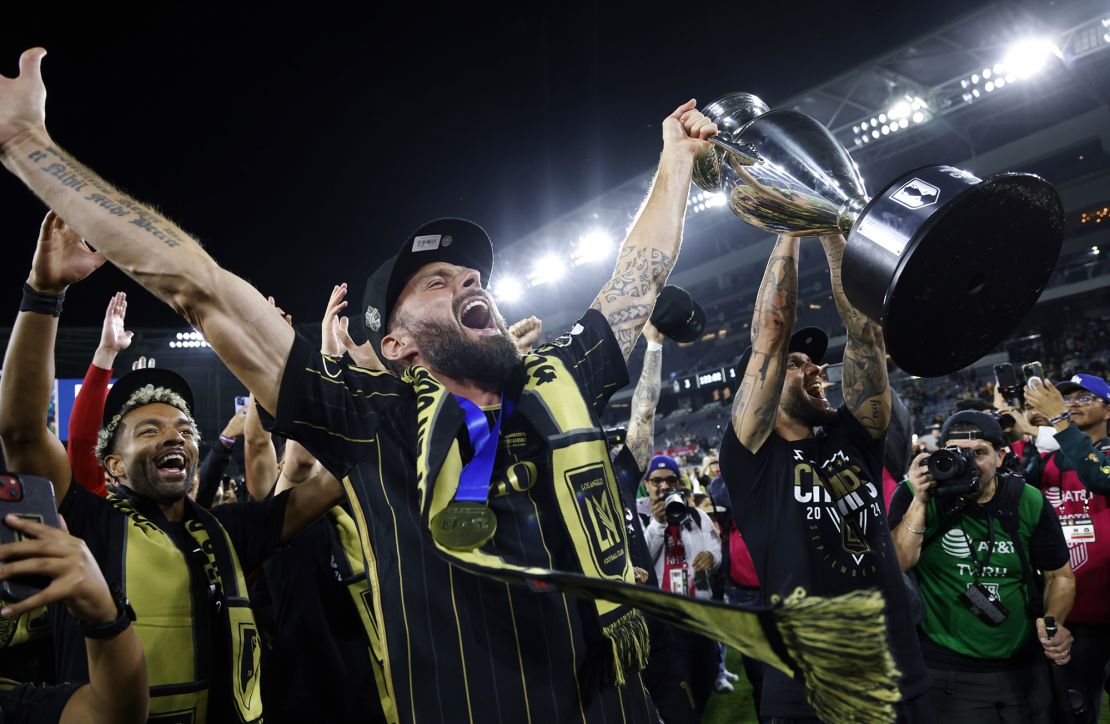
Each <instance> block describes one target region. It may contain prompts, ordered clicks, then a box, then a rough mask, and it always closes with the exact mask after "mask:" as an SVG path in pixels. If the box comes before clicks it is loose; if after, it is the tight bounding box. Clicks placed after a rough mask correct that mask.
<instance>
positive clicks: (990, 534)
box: [960, 510, 994, 583]
mask: <svg viewBox="0 0 1110 724" xmlns="http://www.w3.org/2000/svg"><path fill="white" fill-rule="evenodd" d="M984 512H985V513H986V514H987V553H986V555H984V556H983V562H982V563H980V562H979V554H978V553H976V552H975V541H973V540H972V539H971V536H969V535H968V534H967V531H966V530H964V529H963V528H960V532H961V533H963V535H964V540H965V541H967V549H968V551H969V552H970V553H971V562H972V563H973V564H975V582H976V583H979V579H980V578H981V577H982V575H983V571H985V570H986V569H987V567H988V566H989V565H990V563H991V553H993V552H994V518H992V517H991V514H990V511H989V510H988V511H984Z"/></svg>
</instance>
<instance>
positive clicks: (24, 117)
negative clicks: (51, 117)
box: [0, 48, 46, 147]
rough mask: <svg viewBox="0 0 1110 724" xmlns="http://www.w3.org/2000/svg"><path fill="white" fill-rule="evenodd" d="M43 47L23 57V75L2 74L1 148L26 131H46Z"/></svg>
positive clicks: (20, 73)
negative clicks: (42, 66) (12, 76)
mask: <svg viewBox="0 0 1110 724" xmlns="http://www.w3.org/2000/svg"><path fill="white" fill-rule="evenodd" d="M45 55H46V50H44V49H43V48H31V49H30V50H25V51H24V52H23V55H21V56H19V75H18V76H16V77H15V78H8V77H5V76H2V75H0V147H2V146H4V145H5V144H6V143H7V142H8V141H10V140H12V139H13V138H15V137H16V136H18V135H20V134H21V133H23V132H25V131H32V130H36V129H40V130H42V131H45V130H46V86H45V85H44V84H43V82H42V72H41V67H40V66H41V64H42V59H43V57H44V56H45Z"/></svg>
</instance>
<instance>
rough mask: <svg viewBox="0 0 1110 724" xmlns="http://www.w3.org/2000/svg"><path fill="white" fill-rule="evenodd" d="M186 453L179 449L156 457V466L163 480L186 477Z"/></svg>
mask: <svg viewBox="0 0 1110 724" xmlns="http://www.w3.org/2000/svg"><path fill="white" fill-rule="evenodd" d="M186 463H187V461H186V459H185V454H184V453H182V452H178V451H173V452H168V453H164V454H162V455H160V456H158V457H156V458H155V459H154V467H156V468H158V474H159V475H161V476H162V479H163V480H167V481H171V482H173V481H181V480H184V479H185V466H186Z"/></svg>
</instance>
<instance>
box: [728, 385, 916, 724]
mask: <svg viewBox="0 0 1110 724" xmlns="http://www.w3.org/2000/svg"><path fill="white" fill-rule="evenodd" d="M882 458H883V441H882V440H881V439H879V440H875V439H873V438H872V437H871V435H870V434H869V433H868V432H867V431H866V430H865V429H864V428H863V426H862V425H860V423H859V422H858V421H857V420H856V419H855V417H853V416H852V414H851V413H850V412H849V411H848V410H847V409H846V408H845V407H843V406H841V407H840V408H839V409H838V410H837V421H836V423H834V424H832V425H828V426H826V427H824V428H821V429H819V430H818V431H817V434H816V435H815V436H813V437H809V438H806V439H804V440H795V441H787V440H785V439H783V438H782V437H780V436H779V435H778V433H775V432H772V433H771V435H770V437H768V438H767V441H766V442H765V443H763V445H762V447H760V449H759V451H758V452H757V453H755V454H754V455H753V454H752V453H751V452H749V451H748V450H747V448H745V447H744V446H743V445H741V444H740V441H739V440H737V438H736V434H735V433H734V432H733V430H732V425H731V423H730V424H729V426H728V427H727V429H726V430H725V433H724V436H723V440H722V442H721V475H722V477H723V478H724V480H725V484H726V485H727V486H728V491H729V497H730V498H731V499H732V504H733V516H734V518H735V520H736V525H737V528H739V530H740V533H741V534H742V535H743V536H744V541H745V542H746V543H747V544H748V550H749V551H750V552H751V555H752V560H753V561H754V562H755V567H756V573H757V574H758V575H759V580H760V582H761V584H762V587H763V591H764V593H765V595H774V594H777V595H780V596H783V597H786V596H789V595H790V594H791V593H793V592H794V590H795V589H796V588H802V589H805V591H806V592H807V593H808V594H811V595H815V596H836V595H838V594H844V593H849V592H851V591H856V590H859V589H863V588H874V589H878V590H880V591H882V593H883V596H884V598H885V599H886V609H885V615H886V621H887V637H888V640H889V642H890V649H891V654H892V655H893V656H894V661H895V663H896V664H897V665H898V668H899V669H900V670H901V672H902V681H901V684H900V688H901V691H902V697H903V699H909V698H912V697H914V696H917V695H919V694H922V693H924V692H925V691H926V690H928V688H929V679H928V676H927V673H926V671H925V664H924V661H923V660H922V657H921V650H920V647H919V646H918V643H917V637H916V635H915V633H914V625H913V621H911V620H910V617H909V614H908V604H907V600H906V592H905V585H904V583H903V580H902V572H901V568H900V567H899V565H898V556H897V555H896V553H895V551H894V543H893V542H892V541H891V538H890V529H889V528H888V527H887V521H886V516H885V515H884V514H883V506H882V464H883V460H882ZM830 481H833V482H832V483H830ZM831 484H835V485H837V486H838V487H840V488H843V489H846V490H850V491H852V492H851V493H850V494H851V495H855V496H858V499H859V500H860V501H862V503H863V504H864V506H865V507H864V508H863V509H862V510H861V511H859V512H857V513H855V514H854V515H853V517H852V520H851V521H850V523H849V524H848V525H846V524H845V522H844V520H843V519H842V518H841V516H840V514H839V512H838V510H837V507H836V504H835V503H834V502H833V497H832V495H831V494H830V493H829V490H828V488H829V486H830V485H831ZM763 683H764V685H763V698H762V702H761V713H763V714H765V715H767V716H781V717H813V716H816V715H815V713H814V712H813V709H812V708H811V707H810V706H809V705H808V704H807V703H806V693H805V689H804V688H803V687H802V686H801V685H800V684H798V683H797V682H795V681H793V680H792V679H790V678H788V677H787V676H786V675H784V674H782V673H781V672H779V671H777V670H775V669H771V668H768V669H767V673H766V676H765V678H764V682H763Z"/></svg>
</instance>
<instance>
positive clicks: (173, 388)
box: [102, 367, 194, 427]
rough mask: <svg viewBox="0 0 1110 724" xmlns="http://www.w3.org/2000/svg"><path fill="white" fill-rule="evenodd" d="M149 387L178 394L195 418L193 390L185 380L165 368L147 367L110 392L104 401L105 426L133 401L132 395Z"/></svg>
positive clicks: (133, 372)
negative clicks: (160, 388) (130, 400)
mask: <svg viewBox="0 0 1110 724" xmlns="http://www.w3.org/2000/svg"><path fill="white" fill-rule="evenodd" d="M147 386H150V387H153V388H158V387H162V388H165V389H167V390H169V391H170V392H175V393H177V394H178V395H180V396H181V399H182V400H184V401H185V405H186V406H187V407H188V408H189V409H188V414H189V416H190V417H194V413H193V410H194V407H193V389H192V388H191V387H189V383H188V382H186V381H185V378H184V377H182V376H181V375H179V374H177V373H176V372H174V371H172V370H168V369H166V368H164V367H147V368H145V369H140V370H133V371H131V372H128V373H127V374H125V375H124V376H123V377H120V378H119V379H118V380H116V383H115V384H114V385H112V389H111V390H109V391H108V397H107V399H106V400H105V401H104V415H103V417H102V424H103V426H104V427H108V424H109V423H110V422H111V421H112V418H113V417H115V416H116V415H118V414H119V413H120V411H121V410H122V409H123V406H124V405H126V404H127V401H128V400H129V399H131V395H133V394H135V392H136V391H138V390H141V389H142V388H144V387H147ZM182 412H185V410H182Z"/></svg>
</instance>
